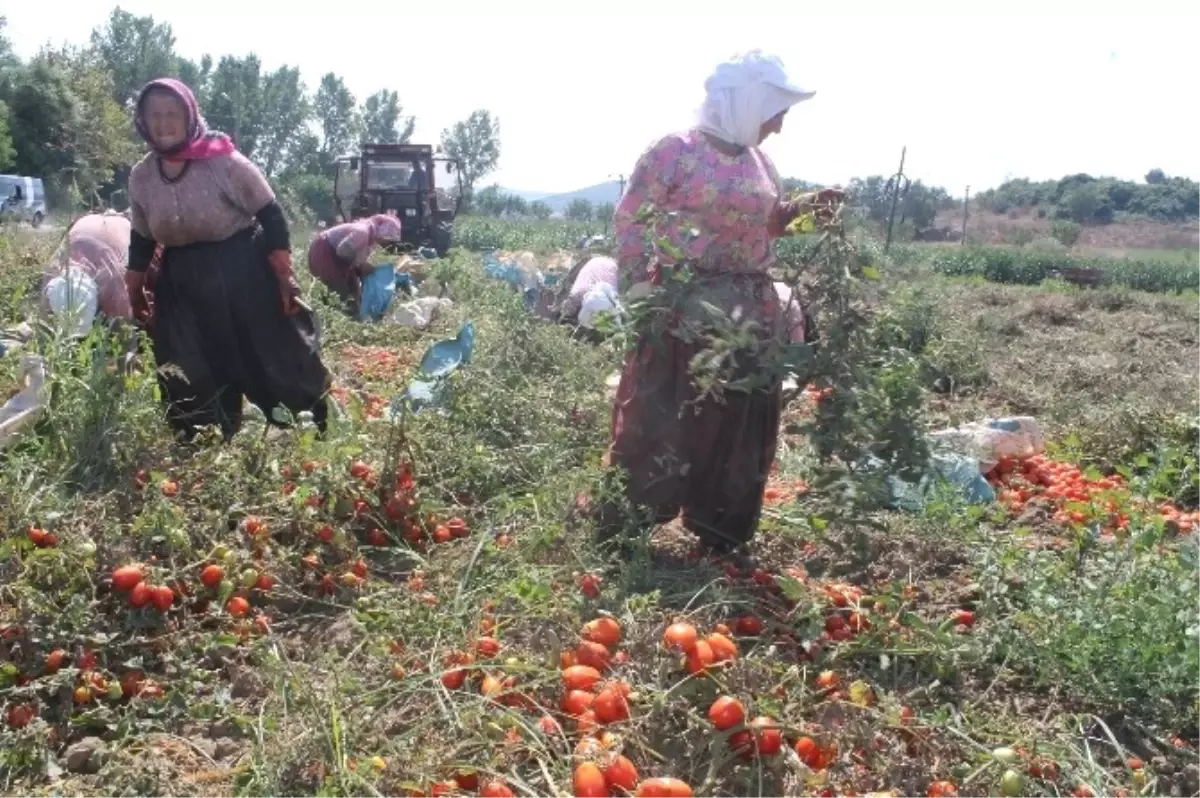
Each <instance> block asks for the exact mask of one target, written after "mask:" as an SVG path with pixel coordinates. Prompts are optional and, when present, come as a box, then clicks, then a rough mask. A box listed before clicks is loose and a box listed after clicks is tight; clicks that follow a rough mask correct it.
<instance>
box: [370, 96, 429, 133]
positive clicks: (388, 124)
mask: <svg viewBox="0 0 1200 798" xmlns="http://www.w3.org/2000/svg"><path fill="white" fill-rule="evenodd" d="M403 111H404V108H403V106H401V105H400V95H399V94H397V93H396V92H394V91H388V90H387V89H383V90H382V91H377V92H375V93H374V94H372V95H371V96H370V97H368V98H367V101H366V102H365V103H363V108H362V129H363V130H362V140H363V143H364V144H366V143H372V144H405V143H407V142H408V140H409V139H411V138H412V134H413V128H414V127H415V126H416V123H417V120H416V117H412V116H410V117H408V118H407V119H405V120H404V121H403V126H402V127H400V126H399V125H401V119H400V115H401V114H402V113H403Z"/></svg>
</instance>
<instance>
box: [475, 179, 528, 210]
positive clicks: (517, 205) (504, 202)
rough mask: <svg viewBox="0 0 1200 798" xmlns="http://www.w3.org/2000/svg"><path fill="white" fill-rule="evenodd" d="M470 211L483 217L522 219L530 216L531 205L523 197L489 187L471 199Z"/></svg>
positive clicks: (495, 187)
mask: <svg viewBox="0 0 1200 798" xmlns="http://www.w3.org/2000/svg"><path fill="white" fill-rule="evenodd" d="M470 211H471V212H472V213H476V214H479V215H482V216H496V217H500V216H503V217H508V218H520V217H522V216H528V215H530V208H529V203H528V202H526V201H525V199H524V198H523V197H519V196H517V195H516V194H509V193H506V192H504V191H501V190H500V187H499V186H488V187H487V188H485V189H483V190H482V191H480V192H478V193H476V194H474V195H473V196H472V197H471V206H470Z"/></svg>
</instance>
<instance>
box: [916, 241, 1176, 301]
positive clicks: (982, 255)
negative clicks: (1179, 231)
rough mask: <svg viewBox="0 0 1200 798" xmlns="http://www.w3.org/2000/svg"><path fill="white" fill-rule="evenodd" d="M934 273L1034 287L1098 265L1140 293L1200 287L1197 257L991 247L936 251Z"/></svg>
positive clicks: (1108, 275) (1114, 280)
mask: <svg viewBox="0 0 1200 798" xmlns="http://www.w3.org/2000/svg"><path fill="white" fill-rule="evenodd" d="M929 262H930V264H931V265H932V266H933V269H934V271H936V272H938V273H940V274H946V275H951V276H956V277H983V278H984V279H987V280H989V281H991V282H996V283H1016V284H1020V285H1037V284H1038V283H1040V282H1042V281H1043V280H1046V279H1048V278H1050V277H1053V276H1055V274H1056V273H1058V271H1059V270H1063V269H1097V270H1099V271H1100V272H1102V273H1103V276H1104V279H1105V280H1106V281H1108V282H1109V283H1111V284H1113V285H1120V286H1126V287H1128V288H1133V289H1136V290H1138V291H1152V292H1169V291H1173V292H1175V293H1180V292H1183V291H1188V290H1195V288H1196V286H1197V285H1200V267H1198V266H1197V264H1196V262H1195V261H1191V262H1187V261H1167V260H1154V259H1151V258H1144V259H1143V258H1121V259H1117V258H1102V257H1085V256H1077V255H1068V254H1059V253H1054V252H1040V251H1017V250H1011V249H999V248H995V247H961V248H954V249H942V250H938V251H937V252H936V253H934V254H933V256H932V258H930V261H929Z"/></svg>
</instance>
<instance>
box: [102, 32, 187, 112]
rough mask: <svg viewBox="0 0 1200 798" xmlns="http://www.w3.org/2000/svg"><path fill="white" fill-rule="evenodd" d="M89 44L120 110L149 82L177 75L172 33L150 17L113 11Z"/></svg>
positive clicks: (173, 35)
mask: <svg viewBox="0 0 1200 798" xmlns="http://www.w3.org/2000/svg"><path fill="white" fill-rule="evenodd" d="M91 45H92V48H93V49H94V50H95V51H96V53H97V55H98V56H99V57H100V62H101V64H102V65H103V66H104V69H106V70H107V71H108V72H109V74H110V75H112V84H113V88H112V97H113V99H114V100H116V101H117V103H118V104H119V105H121V106H122V107H126V106H127V105H128V103H130V102H131V101H132V100H133V99H134V98H135V97H136V96H137V93H138V91H139V90H140V89H141V88H142V86H144V85H146V84H147V83H148V82H150V81H151V80H153V79H155V78H160V77H163V76H164V75H174V74H176V69H177V66H178V65H177V61H176V57H175V34H174V33H173V32H172V30H171V26H170V24H168V23H166V22H162V23H156V22H155V21H154V17H152V16H144V17H138V16H134V15H133V14H131V13H129V12H128V11H123V10H122V9H120V8H114V9H113V11H112V13H111V14H109V15H108V23H107V24H106V25H105V26H104V27H102V28H96V29H95V30H93V31H92V37H91Z"/></svg>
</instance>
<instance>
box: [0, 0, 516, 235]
mask: <svg viewBox="0 0 1200 798" xmlns="http://www.w3.org/2000/svg"><path fill="white" fill-rule="evenodd" d="M5 27H6V21H5V19H4V18H3V17H0V171H6V172H17V173H19V174H23V175H32V176H38V177H42V178H43V179H44V180H45V181H46V189H47V194H48V195H49V196H48V199H49V200H50V202H51V204H55V205H61V204H64V203H68V204H69V205H70V206H71V207H75V208H78V207H81V206H94V205H98V204H105V205H118V206H119V205H120V203H121V199H122V196H121V195H122V194H123V189H124V185H125V183H126V181H127V178H128V172H129V168H130V167H131V166H132V165H133V164H134V163H135V162H136V161H137V160H138V159H139V158H140V157H141V156H142V154H143V153H144V152H145V145H144V144H143V143H142V142H141V141H140V140H138V139H137V137H136V135H135V134H134V131H133V125H132V124H131V115H132V109H133V105H134V101H135V98H136V96H137V92H138V90H139V89H140V88H141V87H142V86H143V85H145V84H146V83H147V82H148V81H150V80H152V79H154V78H157V77H164V76H166V77H175V78H178V79H180V80H182V81H183V82H184V83H186V84H188V85H189V86H190V87H191V88H192V90H193V91H194V92H195V93H196V99H197V101H198V102H199V104H200V107H201V109H202V111H203V113H204V115H205V118H206V120H207V122H208V124H209V126H210V127H212V128H214V129H217V130H221V131H224V132H226V133H228V134H229V135H230V136H231V137H232V138H233V139H234V142H235V143H236V144H237V147H238V149H239V150H240V151H241V152H242V153H243V154H244V155H246V156H247V157H248V158H250V159H252V160H253V161H254V162H255V163H256V164H257V165H258V166H259V167H260V168H261V169H262V170H263V173H264V174H265V175H266V176H267V177H268V178H269V179H270V180H271V182H272V185H273V186H275V188H276V191H277V193H278V194H279V196H280V198H281V200H283V202H284V205H285V207H287V208H289V210H291V211H292V212H293V213H307V214H309V215H311V216H314V217H316V218H319V219H323V220H325V221H330V220H332V218H333V215H334V206H333V177H332V174H333V168H334V163H335V161H336V160H337V159H338V158H339V157H342V156H345V155H350V154H353V153H354V151H355V150H356V149H357V148H358V146H359V144H360V143H364V142H373V143H406V142H408V141H409V140H410V139H411V137H412V134H413V130H414V127H415V124H416V118H415V116H413V115H412V114H407V113H406V109H405V108H404V106H403V104H402V103H401V101H400V96H399V93H398V92H397V91H395V90H394V89H387V88H384V89H380V90H379V91H377V92H376V93H374V94H372V95H371V96H369V97H367V98H366V99H364V100H363V101H362V102H359V100H358V98H356V97H355V96H354V93H353V92H351V91H350V89H349V88H348V87H347V86H346V83H345V81H344V80H343V79H342V78H341V77H340V76H339V75H337V74H335V73H333V72H330V73H327V74H325V75H322V76H321V78H320V80H319V81H318V83H317V85H316V88H315V89H313V90H310V88H309V86H308V85H307V84H306V83H305V81H304V79H303V77H302V76H301V74H300V70H299V68H298V67H293V66H288V65H283V66H280V67H278V68H276V69H274V70H268V69H266V68H264V66H263V64H262V62H261V60H260V59H259V58H258V56H257V55H255V54H254V53H250V54H247V55H244V56H234V55H222V56H220V57H216V58H214V57H213V56H211V55H207V54H206V55H204V56H202V57H201V58H200V59H199V60H195V61H193V60H191V59H188V58H184V57H183V56H181V55H179V54H178V53H177V52H176V51H175V36H174V33H173V32H172V30H171V26H170V24H169V23H166V22H158V21H156V20H155V19H154V17H153V16H149V15H147V16H136V15H134V14H132V13H130V12H128V11H125V10H123V9H121V8H119V7H118V8H116V9H114V10H113V11H112V13H111V14H110V15H109V17H108V20H107V21H106V23H105V24H103V25H101V26H99V27H97V28H96V29H95V30H93V31H92V33H91V36H90V38H89V40H88V42H87V44H85V45H67V46H63V47H61V48H58V49H54V48H51V47H44V48H43V49H42V50H41V51H40V52H38V53H37V54H36V55H35V56H33V57H32V58H30V59H29V60H28V61H27V62H24V63H23V62H22V61H21V60H20V59H19V58H17V56H16V55H15V53H14V51H13V49H12V44H11V42H10V41H9V39H8V37H7V33H6V30H5ZM440 145H441V149H442V150H443V151H444V153H445V154H446V155H447V156H449V157H453V158H457V159H459V161H460V164H461V177H462V180H463V184H464V189H465V190H467V191H468V192H469V191H470V190H471V189H472V188H473V187H474V185H475V184H476V182H477V181H478V180H479V179H480V178H482V177H484V176H486V175H487V174H489V173H490V172H492V171H494V170H495V169H496V166H497V165H498V163H499V159H500V124H499V120H498V119H496V118H495V117H493V115H492V114H491V113H490V112H489V111H487V110H486V109H480V110H477V111H474V112H472V113H471V114H470V116H468V117H467V119H465V120H462V121H460V122H457V123H455V124H454V125H452V126H450V127H449V128H447V129H445V130H443V131H442V134H441V139H440Z"/></svg>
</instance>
